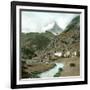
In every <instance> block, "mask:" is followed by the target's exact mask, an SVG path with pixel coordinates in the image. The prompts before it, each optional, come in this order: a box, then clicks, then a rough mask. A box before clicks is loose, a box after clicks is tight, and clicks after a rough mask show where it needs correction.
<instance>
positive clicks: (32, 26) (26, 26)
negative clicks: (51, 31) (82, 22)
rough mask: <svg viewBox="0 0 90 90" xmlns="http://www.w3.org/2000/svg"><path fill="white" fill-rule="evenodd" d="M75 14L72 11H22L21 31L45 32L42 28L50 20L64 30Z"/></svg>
mask: <svg viewBox="0 0 90 90" xmlns="http://www.w3.org/2000/svg"><path fill="white" fill-rule="evenodd" d="M77 15H78V14H73V13H55V12H54V13H53V12H36V11H22V12H21V20H22V23H21V24H22V25H21V26H22V27H21V31H22V32H24V33H29V32H45V29H43V28H44V27H45V26H47V25H48V24H50V23H52V22H56V23H57V24H58V26H59V27H61V28H62V29H63V30H64V29H65V28H66V26H67V25H68V24H69V22H70V21H71V20H72V19H73V18H74V17H75V16H77Z"/></svg>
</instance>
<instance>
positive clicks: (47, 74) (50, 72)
mask: <svg viewBox="0 0 90 90" xmlns="http://www.w3.org/2000/svg"><path fill="white" fill-rule="evenodd" d="M55 64H56V66H55V67H54V68H52V69H50V70H48V71H45V72H43V73H41V74H39V75H38V76H39V77H40V78H43V77H53V76H54V75H55V74H56V73H57V72H58V71H59V69H60V68H63V67H64V65H63V64H62V63H55Z"/></svg>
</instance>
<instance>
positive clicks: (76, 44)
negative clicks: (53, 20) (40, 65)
mask: <svg viewBox="0 0 90 90" xmlns="http://www.w3.org/2000/svg"><path fill="white" fill-rule="evenodd" d="M79 50H80V16H77V17H75V18H74V19H72V21H71V22H70V23H69V24H68V25H67V27H66V29H65V30H64V32H62V33H61V34H59V35H57V36H55V38H54V39H53V40H52V42H51V43H50V44H49V45H48V46H47V48H46V49H45V50H44V52H43V53H42V57H43V56H45V55H47V53H55V52H58V51H59V52H63V53H64V52H67V51H70V52H74V51H78V52H79Z"/></svg>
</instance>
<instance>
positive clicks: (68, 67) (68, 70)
mask: <svg viewBox="0 0 90 90" xmlns="http://www.w3.org/2000/svg"><path fill="white" fill-rule="evenodd" d="M55 63H62V64H64V68H63V70H62V71H60V70H59V72H58V75H56V77H65V76H79V75H80V58H79V57H72V58H59V59H58V60H55V61H50V62H48V63H39V62H37V63H33V64H28V65H27V64H25V65H24V71H25V72H28V73H29V74H30V75H31V76H30V77H29V78H36V75H37V74H40V73H42V72H45V71H48V70H50V69H51V68H54V67H55ZM22 74H23V73H22Z"/></svg>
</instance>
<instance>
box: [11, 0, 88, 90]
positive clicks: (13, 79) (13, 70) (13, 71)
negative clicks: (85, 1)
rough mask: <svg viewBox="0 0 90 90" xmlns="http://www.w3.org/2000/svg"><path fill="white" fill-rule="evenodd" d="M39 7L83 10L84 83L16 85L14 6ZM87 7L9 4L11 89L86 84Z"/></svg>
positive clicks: (49, 4)
mask: <svg viewBox="0 0 90 90" xmlns="http://www.w3.org/2000/svg"><path fill="white" fill-rule="evenodd" d="M20 5H21V6H40V7H53V8H73V9H83V10H84V21H85V22H84V36H85V37H84V41H85V42H84V50H85V52H84V66H85V67H84V81H72V82H55V83H42V84H41V83H40V84H22V85H17V83H16V82H17V79H16V78H17V72H16V68H17V67H16V57H17V56H16V43H17V41H16V6H20ZM87 10H88V7H87V6H84V5H69V4H52V3H37V2H36V3H35V2H19V1H12V2H11V88H12V89H14V88H32V87H48V86H65V85H80V84H87V83H88V75H87V73H88V72H87V67H88V66H87V56H88V53H87V43H88V42H87V41H88V40H87V39H88V38H87V33H88V31H87V27H88V23H87V17H88V15H87V12H88V11H87Z"/></svg>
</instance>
